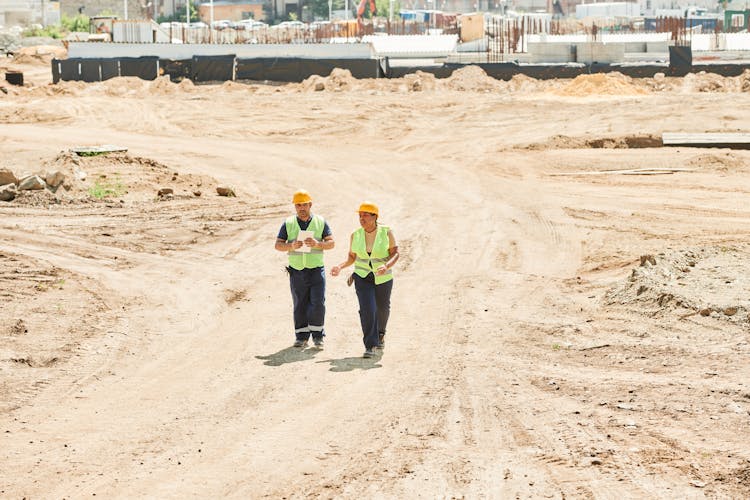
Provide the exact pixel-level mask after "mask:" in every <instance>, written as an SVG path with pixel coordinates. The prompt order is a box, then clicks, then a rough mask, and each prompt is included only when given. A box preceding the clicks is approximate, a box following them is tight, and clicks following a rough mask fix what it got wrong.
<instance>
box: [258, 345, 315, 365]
mask: <svg viewBox="0 0 750 500" xmlns="http://www.w3.org/2000/svg"><path fill="white" fill-rule="evenodd" d="M319 352H320V350H319V349H314V348H310V349H300V348H299V347H287V348H285V349H282V350H280V351H279V352H276V353H273V354H269V355H267V356H255V357H256V358H257V359H262V360H263V364H264V365H266V366H281V365H284V364H287V363H296V362H298V361H307V360H309V359H313V358H314V357H315V355H316V354H318V353H319Z"/></svg>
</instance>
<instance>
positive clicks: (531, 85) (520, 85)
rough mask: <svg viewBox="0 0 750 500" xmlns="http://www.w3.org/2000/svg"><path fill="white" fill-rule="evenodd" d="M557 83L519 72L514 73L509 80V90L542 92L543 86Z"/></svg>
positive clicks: (530, 92)
mask: <svg viewBox="0 0 750 500" xmlns="http://www.w3.org/2000/svg"><path fill="white" fill-rule="evenodd" d="M550 85H555V82H547V83H544V82H541V81H540V80H537V79H536V78H531V77H530V76H526V75H522V74H518V75H513V77H512V78H511V79H510V81H508V91H510V92H514V93H516V92H519V93H527V94H532V93H535V92H540V91H541V90H542V88H543V87H545V86H550Z"/></svg>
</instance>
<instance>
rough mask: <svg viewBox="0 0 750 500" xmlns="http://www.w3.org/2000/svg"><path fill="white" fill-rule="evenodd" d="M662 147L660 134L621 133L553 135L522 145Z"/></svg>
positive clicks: (533, 147)
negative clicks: (572, 135) (589, 135)
mask: <svg viewBox="0 0 750 500" xmlns="http://www.w3.org/2000/svg"><path fill="white" fill-rule="evenodd" d="M660 147H662V140H661V136H659V135H653V134H640V135H621V136H611V137H593V138H588V139H586V138H583V137H569V136H566V135H554V136H552V137H550V138H549V139H548V140H546V141H544V142H536V143H532V144H529V145H527V146H525V147H524V149H528V150H531V151H543V150H546V149H639V148H660Z"/></svg>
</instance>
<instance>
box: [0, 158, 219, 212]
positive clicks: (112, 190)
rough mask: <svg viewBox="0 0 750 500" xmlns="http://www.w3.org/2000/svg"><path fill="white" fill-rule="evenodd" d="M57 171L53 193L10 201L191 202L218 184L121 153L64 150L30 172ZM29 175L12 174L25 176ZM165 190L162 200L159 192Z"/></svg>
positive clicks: (22, 194) (31, 194) (28, 194)
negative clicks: (59, 175)
mask: <svg viewBox="0 0 750 500" xmlns="http://www.w3.org/2000/svg"><path fill="white" fill-rule="evenodd" d="M57 171H59V172H61V173H62V174H63V175H64V176H65V180H64V182H63V184H62V185H61V186H60V187H59V188H58V189H56V190H55V191H54V192H52V191H50V190H48V189H44V190H39V191H20V192H19V194H18V196H17V197H16V199H15V200H13V201H12V202H11V203H13V204H15V205H24V206H36V207H39V206H49V205H70V204H90V203H97V202H103V203H107V202H110V201H117V202H119V201H120V200H122V201H123V202H127V201H132V202H152V201H159V200H163V199H174V198H183V199H193V198H198V197H201V196H204V197H208V196H217V194H216V187H217V186H218V182H217V181H216V179H213V178H211V177H208V176H198V175H191V174H188V175H185V174H182V175H181V174H180V173H179V172H177V171H176V170H175V169H174V168H172V167H169V166H167V165H164V164H162V163H159V162H157V161H154V160H152V159H149V158H143V157H138V156H131V155H129V154H127V153H109V154H102V155H97V156H88V157H87V156H78V155H77V154H76V153H72V152H70V151H64V152H61V153H60V154H58V155H57V156H56V157H55V158H53V159H51V160H47V161H44V162H43V163H42V165H41V168H39V169H38V171H37V172H34V173H36V174H37V175H40V176H41V177H45V176H46V174H47V173H54V172H57ZM28 173H29V172H20V171H19V172H18V174H19V175H21V176H25V175H28ZM161 189H171V190H172V191H171V193H170V194H169V196H168V197H167V198H164V197H163V196H159V190H161Z"/></svg>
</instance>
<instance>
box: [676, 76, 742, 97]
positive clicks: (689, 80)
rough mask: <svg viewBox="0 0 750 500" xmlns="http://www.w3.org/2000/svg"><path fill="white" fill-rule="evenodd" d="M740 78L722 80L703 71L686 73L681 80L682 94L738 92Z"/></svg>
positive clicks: (721, 77) (720, 77)
mask: <svg viewBox="0 0 750 500" xmlns="http://www.w3.org/2000/svg"><path fill="white" fill-rule="evenodd" d="M741 78H742V77H741V76H740V77H737V78H724V77H723V76H721V75H717V74H716V73H706V72H705V71H701V72H700V73H688V74H687V75H685V76H684V77H683V78H682V89H683V91H684V92H739V91H740V88H741V84H740V79H741Z"/></svg>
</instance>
